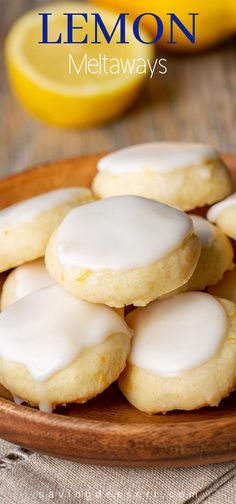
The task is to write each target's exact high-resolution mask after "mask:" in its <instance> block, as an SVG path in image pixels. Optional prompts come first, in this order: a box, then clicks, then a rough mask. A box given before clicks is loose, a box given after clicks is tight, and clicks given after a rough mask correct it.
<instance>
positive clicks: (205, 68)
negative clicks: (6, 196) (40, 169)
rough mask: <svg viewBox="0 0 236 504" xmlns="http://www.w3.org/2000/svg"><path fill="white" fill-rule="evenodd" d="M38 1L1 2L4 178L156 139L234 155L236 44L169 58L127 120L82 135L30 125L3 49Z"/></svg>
mask: <svg viewBox="0 0 236 504" xmlns="http://www.w3.org/2000/svg"><path fill="white" fill-rule="evenodd" d="M41 4H42V2H41V0H34V1H30V0H17V1H14V2H9V1H8V0H1V15H0V44H1V54H0V112H1V114H0V176H1V177H3V176H5V175H7V174H9V173H12V172H16V171H19V170H22V169H24V168H25V167H27V166H30V165H32V164H37V163H39V162H43V161H47V160H51V159H58V158H62V157H70V156H75V155H80V154H84V153H92V152H95V151H99V150H105V149H114V148H116V147H121V146H125V145H128V144H131V143H138V142H145V141H153V140H186V141H203V142H210V143H212V144H214V145H215V146H217V147H218V148H219V149H220V150H221V151H228V152H236V133H235V126H236V51H235V45H234V43H233V42H231V43H229V44H227V45H225V46H224V47H221V48H219V49H217V50H214V51H212V52H208V53H205V54H202V55H196V56H185V57H173V56H172V57H171V56H170V55H168V56H167V58H168V73H167V75H165V76H159V78H158V79H156V80H155V81H153V82H150V83H149V85H148V86H147V88H146V90H145V91H144V92H143V95H142V96H141V98H140V100H139V102H138V103H136V105H135V106H134V107H133V108H132V110H130V111H129V112H128V113H127V114H126V115H125V116H124V117H122V118H119V119H117V120H116V121H114V122H112V123H109V124H106V125H103V126H100V127H97V128H90V129H85V130H63V129H57V128H53V127H51V126H47V125H45V124H43V123H40V122H38V121H36V120H35V119H32V118H31V117H30V116H29V115H28V113H26V112H25V111H24V110H23V109H22V108H21V106H20V105H18V103H17V101H16V100H15V98H14V97H13V95H12V93H11V91H10V89H9V85H8V82H7V78H6V73H5V68H4V58H3V43H4V38H5V35H6V32H7V30H8V28H9V27H10V26H11V24H12V22H13V21H14V20H15V19H16V18H17V17H18V16H19V15H20V14H22V13H23V12H25V11H27V10H29V9H30V8H32V7H33V6H37V5H41Z"/></svg>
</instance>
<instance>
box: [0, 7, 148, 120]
mask: <svg viewBox="0 0 236 504" xmlns="http://www.w3.org/2000/svg"><path fill="white" fill-rule="evenodd" d="M94 12H98V13H99V15H100V24H96V22H95V21H96V19H95V16H94ZM66 13H76V14H74V15H73V19H72V18H71V16H70V18H69V16H68V14H66ZM117 16H118V15H117V13H113V12H112V11H109V10H107V9H104V8H97V7H95V6H94V5H93V6H92V5H91V4H89V6H88V5H86V4H85V3H79V2H76V3H64V4H63V3H62V4H53V5H50V6H46V7H44V8H42V7H40V8H38V10H33V11H30V12H28V13H27V14H25V15H24V16H22V17H21V18H20V19H18V20H17V21H16V23H15V24H14V25H13V27H12V28H11V30H10V32H9V34H8V36H7V39H6V46H5V55H6V62H7V68H8V73H9V79H10V82H11V85H12V88H13V90H14V92H15V94H16V95H17V97H18V99H19V100H20V102H21V103H22V104H23V105H24V106H25V107H26V108H27V109H28V110H30V111H31V112H32V113H33V114H34V115H35V116H37V117H38V118H41V119H43V120H45V121H47V122H50V123H53V124H55V125H58V126H65V127H67V126H68V127H74V126H81V127H83V126H91V125H95V124H99V123H101V122H103V121H107V120H110V119H112V118H113V117H115V116H117V115H118V114H120V113H121V112H123V111H124V110H125V109H127V108H128V107H130V106H131V105H132V103H133V101H134V100H135V99H136V97H137V95H138V93H139V92H140V89H141V87H142V85H143V83H144V81H145V79H146V77H147V76H148V74H149V65H148V62H150V63H151V64H152V60H153V57H154V49H153V46H152V45H149V44H142V43H141V42H140V41H138V40H136V39H135V37H134V36H133V29H132V28H133V27H132V23H131V21H129V20H128V19H127V20H126V23H125V36H126V42H127V43H119V41H120V36H121V33H120V28H121V27H120V26H119V23H118V25H117V26H116V23H117V20H118V17H117ZM102 23H103V24H104V26H105V28H106V30H107V34H108V35H109V36H110V35H111V34H112V32H113V30H114V33H113V36H112V38H111V40H110V43H108V42H107V40H106V38H105V37H104V33H103V31H102V29H101V25H102ZM43 28H44V30H43ZM72 36H73V40H72V39H71V37H72ZM142 38H143V39H145V40H147V41H148V40H149V34H148V33H147V32H146V31H145V29H144V30H143V29H142ZM94 40H95V42H97V43H94ZM45 41H46V42H48V43H45ZM55 42H57V43H55ZM72 42H73V43H72ZM85 42H86V43H85ZM145 62H146V64H145ZM145 65H146V66H145Z"/></svg>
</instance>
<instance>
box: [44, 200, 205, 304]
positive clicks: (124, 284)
mask: <svg viewBox="0 0 236 504" xmlns="http://www.w3.org/2000/svg"><path fill="white" fill-rule="evenodd" d="M199 254H200V243H199V240H198V238H197V237H196V236H195V235H194V233H193V225H192V221H191V219H190V217H188V216H187V215H186V214H185V213H184V212H181V211H180V210H176V209H174V208H171V207H168V206H166V205H163V204H161V203H158V202H156V201H153V200H149V199H146V198H141V197H139V196H117V197H114V198H107V199H104V200H99V201H96V202H93V203H91V204H90V205H84V206H83V207H80V208H76V209H74V210H72V211H71V212H70V213H69V214H68V215H67V216H66V218H65V219H64V220H63V222H62V223H61V225H60V226H59V227H58V229H57V230H56V231H55V233H54V234H53V235H52V237H51V239H50V241H49V245H48V247H47V250H46V257H45V259H46V266H47V268H48V271H49V273H50V275H51V276H52V277H53V278H54V279H55V280H56V281H57V282H58V283H60V284H62V285H63V286H64V287H65V288H66V289H67V290H68V291H70V292H71V293H72V294H74V295H75V296H77V297H79V298H81V299H85V300H86V301H90V302H93V303H104V304H107V305H109V306H113V307H122V306H124V305H129V304H134V305H137V306H143V305H146V304H147V303H149V302H150V301H152V300H153V299H155V298H156V297H157V296H160V295H161V294H164V293H166V292H169V291H171V290H173V288H176V287H179V286H180V285H183V284H184V283H186V281H187V280H188V279H189V278H190V276H191V275H192V273H193V271H194V269H195V267H196V264H197V261H198V257H199Z"/></svg>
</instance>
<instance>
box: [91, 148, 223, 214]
mask: <svg viewBox="0 0 236 504" xmlns="http://www.w3.org/2000/svg"><path fill="white" fill-rule="evenodd" d="M92 187H93V191H94V193H95V194H96V195H97V196H98V197H100V198H105V197H108V196H116V195H118V194H137V195H140V196H144V197H146V198H152V199H155V200H157V201H161V202H162V203H166V204H168V205H171V206H175V207H178V208H182V209H183V210H192V209H194V208H196V207H201V206H204V205H210V204H212V203H215V201H218V200H220V199H222V198H224V197H225V196H228V194H230V192H231V191H232V180H231V177H230V174H229V171H228V169H227V167H226V166H225V164H224V163H223V161H222V160H221V159H220V157H219V155H218V153H217V151H216V150H215V149H213V147H210V146H208V145H203V144H193V143H171V142H155V143H146V144H140V145H133V146H132V147H128V148H125V149H121V150H119V151H117V152H113V153H112V154H108V155H107V156H105V157H103V158H102V159H101V160H100V161H99V163H98V174H97V175H96V177H95V179H94V181H93V185H92Z"/></svg>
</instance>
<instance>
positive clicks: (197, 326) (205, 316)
mask: <svg viewBox="0 0 236 504" xmlns="http://www.w3.org/2000/svg"><path fill="white" fill-rule="evenodd" d="M127 322H128V324H129V325H130V326H131V327H132V329H133V330H134V337H133V342H132V349H131V353H130V356H129V362H131V363H132V364H135V365H136V366H138V367H140V368H142V369H144V370H146V371H147V372H149V373H152V374H158V375H160V376H167V377H168V376H169V377H171V376H178V375H181V374H182V373H184V372H185V371H188V370H191V369H194V368H196V367H199V366H201V365H202V364H204V363H206V362H207V361H208V360H209V359H211V358H212V357H213V356H214V355H215V354H216V353H217V351H218V350H219V348H220V347H221V345H222V343H223V341H224V338H225V336H226V334H227V330H228V319H227V315H226V312H225V310H224V308H223V307H222V305H221V304H220V302H219V301H217V300H216V299H215V298H214V297H213V296H210V295H209V294H206V293H203V292H187V293H184V294H179V295H177V296H175V297H173V298H170V299H166V300H162V301H154V302H153V303H151V304H150V305H148V306H147V307H145V308H142V309H138V310H136V311H135V312H133V313H131V314H130V315H128V317H127Z"/></svg>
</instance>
